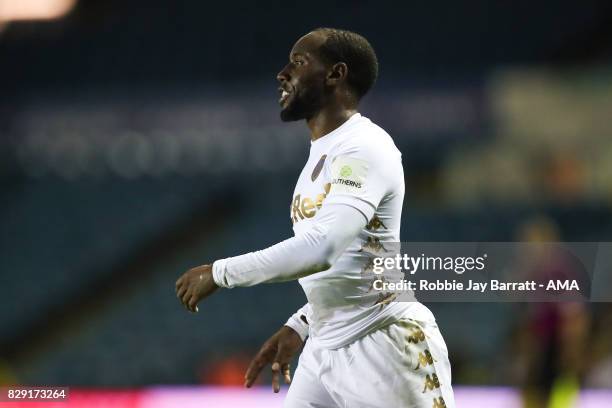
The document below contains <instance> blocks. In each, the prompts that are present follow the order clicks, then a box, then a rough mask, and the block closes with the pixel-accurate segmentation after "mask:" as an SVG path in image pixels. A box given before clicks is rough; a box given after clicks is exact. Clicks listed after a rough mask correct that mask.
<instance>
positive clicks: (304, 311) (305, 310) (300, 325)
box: [285, 303, 310, 340]
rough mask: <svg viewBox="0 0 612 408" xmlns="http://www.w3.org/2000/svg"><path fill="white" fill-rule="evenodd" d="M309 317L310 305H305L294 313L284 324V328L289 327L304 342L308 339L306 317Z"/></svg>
mask: <svg viewBox="0 0 612 408" xmlns="http://www.w3.org/2000/svg"><path fill="white" fill-rule="evenodd" d="M309 315H310V303H306V304H305V305H304V306H302V307H301V308H300V309H299V310H298V311H297V312H295V313H294V314H293V315H292V316H291V317H290V318H289V320H287V322H286V323H285V326H288V327H291V328H292V329H293V330H295V332H296V333H297V334H299V336H300V338H301V339H302V340H306V337H308V330H309V322H308V316H309Z"/></svg>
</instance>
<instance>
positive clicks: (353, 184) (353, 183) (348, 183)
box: [332, 178, 361, 188]
mask: <svg viewBox="0 0 612 408" xmlns="http://www.w3.org/2000/svg"><path fill="white" fill-rule="evenodd" d="M332 184H342V185H345V186H348V187H357V188H361V183H358V182H357V181H353V180H347V179H341V178H335V179H333V180H332Z"/></svg>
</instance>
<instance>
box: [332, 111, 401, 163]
mask: <svg viewBox="0 0 612 408" xmlns="http://www.w3.org/2000/svg"><path fill="white" fill-rule="evenodd" d="M333 153H334V155H335V156H340V155H347V154H348V155H352V154H356V155H359V156H366V157H368V158H372V159H385V158H387V159H390V158H391V157H393V156H397V155H400V156H401V153H400V151H399V150H398V149H397V147H396V146H395V143H394V141H393V139H392V138H391V136H390V135H389V134H388V133H387V132H386V131H385V130H384V129H383V128H381V127H380V126H378V125H376V124H375V123H373V122H372V121H370V120H369V119H367V118H365V117H363V118H362V120H361V121H360V123H359V124H358V125H357V126H354V127H353V128H352V129H351V132H350V134H347V135H346V137H345V138H343V139H342V140H341V141H340V142H339V143H338V144H337V145H336V146H335V148H334V152H333Z"/></svg>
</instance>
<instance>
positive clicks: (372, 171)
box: [325, 140, 401, 222]
mask: <svg viewBox="0 0 612 408" xmlns="http://www.w3.org/2000/svg"><path fill="white" fill-rule="evenodd" d="M359 142H360V140H355V141H352V143H351V144H350V145H348V146H343V147H341V148H339V149H338V151H337V153H336V154H335V155H334V156H333V157H332V160H331V164H330V175H331V187H330V191H329V194H328V196H327V198H326V200H325V203H326V204H346V205H350V206H352V207H354V208H356V209H357V210H359V211H360V212H361V213H362V214H363V215H364V217H365V220H366V222H368V221H369V220H370V219H372V217H373V216H374V212H375V211H376V209H377V208H378V206H379V204H380V202H381V201H382V200H383V198H384V197H385V195H386V194H387V193H389V192H390V191H391V187H392V181H393V180H392V179H393V177H392V174H391V173H392V168H393V167H394V165H395V163H394V161H398V157H397V155H395V154H393V155H391V154H390V155H389V156H391V157H386V155H385V152H384V150H386V149H384V148H382V147H381V146H376V145H375V144H373V143H363V142H361V143H359ZM400 160H401V159H400ZM399 166H401V161H399Z"/></svg>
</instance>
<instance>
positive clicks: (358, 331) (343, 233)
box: [176, 28, 455, 408]
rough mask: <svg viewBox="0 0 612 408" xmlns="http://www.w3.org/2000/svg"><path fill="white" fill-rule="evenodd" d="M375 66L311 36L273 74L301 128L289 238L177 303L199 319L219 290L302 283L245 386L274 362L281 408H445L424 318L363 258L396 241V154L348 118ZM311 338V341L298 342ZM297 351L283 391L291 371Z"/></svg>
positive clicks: (198, 274)
mask: <svg viewBox="0 0 612 408" xmlns="http://www.w3.org/2000/svg"><path fill="white" fill-rule="evenodd" d="M377 75H378V61H377V58H376V54H375V53H374V50H373V48H372V46H371V45H370V43H369V42H368V41H367V40H366V39H365V38H364V37H362V36H361V35H359V34H356V33H353V32H350V31H345V30H339V29H332V28H321V29H316V30H314V31H312V32H310V33H308V34H306V35H305V36H303V37H302V38H300V39H299V40H298V41H297V42H296V43H295V45H294V46H293V49H292V50H291V53H290V55H289V63H288V64H287V65H286V66H285V67H284V68H283V70H282V71H281V72H280V73H279V74H278V76H277V79H278V81H279V83H280V88H279V92H280V100H279V103H280V106H281V113H280V116H281V119H282V120H283V121H296V120H305V121H306V124H307V125H308V128H309V129H310V136H311V139H312V142H311V147H310V156H309V158H308V161H307V162H306V165H305V166H304V169H303V170H302V173H301V174H300V177H299V179H298V181H297V185H296V187H295V192H294V194H293V199H292V201H291V203H290V211H289V216H290V218H291V221H292V222H293V230H294V233H295V235H294V236H293V237H291V238H289V239H286V240H284V241H282V242H280V243H278V244H276V245H273V246H271V247H269V248H266V249H263V250H260V251H256V252H251V253H248V254H244V255H240V256H236V257H231V258H226V259H219V260H217V261H215V262H214V263H213V264H212V265H203V266H199V267H196V268H193V269H190V270H189V271H187V272H186V273H185V274H183V275H182V276H181V277H180V278H179V279H178V281H177V282H176V292H177V296H178V298H179V299H180V300H181V302H182V303H183V304H184V305H185V306H186V307H187V309H188V310H190V311H192V312H195V311H197V304H198V302H199V301H200V300H202V299H204V298H206V297H207V296H210V295H211V294H212V293H213V292H215V291H216V290H217V289H218V288H219V287H223V288H233V287H236V286H252V285H257V284H260V283H266V282H280V281H287V280H293V279H299V282H300V284H301V285H302V287H303V289H304V292H305V293H306V297H307V299H308V303H306V304H305V305H304V306H303V307H302V308H301V309H300V310H298V311H297V312H296V313H295V314H294V315H293V316H291V317H290V318H289V320H288V321H287V323H286V324H285V325H284V326H283V327H282V328H281V329H280V330H279V331H278V332H277V333H275V334H274V335H273V336H272V337H271V338H270V339H268V341H266V343H265V344H264V345H263V347H262V348H261V350H260V351H259V353H258V354H257V356H256V357H255V358H254V359H253V361H252V363H251V365H250V367H249V369H248V371H247V373H246V376H245V384H246V386H247V387H250V386H251V385H252V384H253V382H254V381H255V379H256V378H257V376H258V374H259V373H260V372H261V370H262V369H263V368H264V367H265V366H267V365H268V364H271V368H272V376H273V379H272V382H273V389H274V391H275V392H278V390H279V382H280V381H279V377H280V376H282V377H283V378H284V380H285V382H287V383H290V382H291V385H290V387H289V391H288V393H287V397H286V399H285V402H284V406H285V407H290V408H303V407H304V408H305V407H338V408H340V407H342V408H344V407H349V408H354V407H381V408H383V407H384V408H391V407H393V408H398V407H419V408H421V407H422V408H431V407H434V408H443V407H448V408H451V407H454V406H455V403H454V398H453V391H452V388H451V372H450V364H449V360H448V352H447V348H446V345H445V344H444V340H443V339H442V336H441V334H440V331H439V330H438V327H437V325H436V322H435V319H434V317H433V315H432V313H431V312H430V311H429V309H427V308H426V307H425V306H424V305H422V304H420V303H418V302H416V301H414V302H398V301H395V302H393V301H389V299H388V298H386V297H384V296H381V293H380V292H379V293H377V292H376V291H375V290H373V289H372V279H371V275H370V276H369V275H368V274H367V273H366V272H367V270H368V268H369V267H370V265H371V260H372V255H371V253H372V251H371V250H373V249H375V248H376V247H377V246H384V245H385V243H389V244H390V243H392V242H399V240H400V236H399V232H400V218H401V211H402V202H403V199H404V174H403V169H402V163H401V153H400V152H399V150H398V149H397V148H396V147H395V144H394V143H393V140H392V139H391V137H390V136H389V135H388V134H387V133H386V132H385V131H384V130H383V129H381V128H380V127H378V126H377V125H375V124H374V123H372V122H371V121H370V120H369V119H367V118H366V117H364V116H362V115H360V114H359V113H358V111H357V108H358V105H359V101H360V100H361V98H362V97H363V96H364V95H365V94H366V93H367V92H368V91H369V90H370V88H371V87H372V86H373V85H374V83H375V81H376V78H377ZM307 337H308V341H306V338H307ZM304 342H305V346H304V349H303V351H302V354H301V356H300V359H299V364H298V368H297V370H296V372H295V376H294V378H293V381H291V377H290V371H289V362H290V361H291V358H292V357H293V356H294V355H295V354H296V353H297V352H298V351H299V349H300V348H301V347H302V345H303V344H304Z"/></svg>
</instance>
